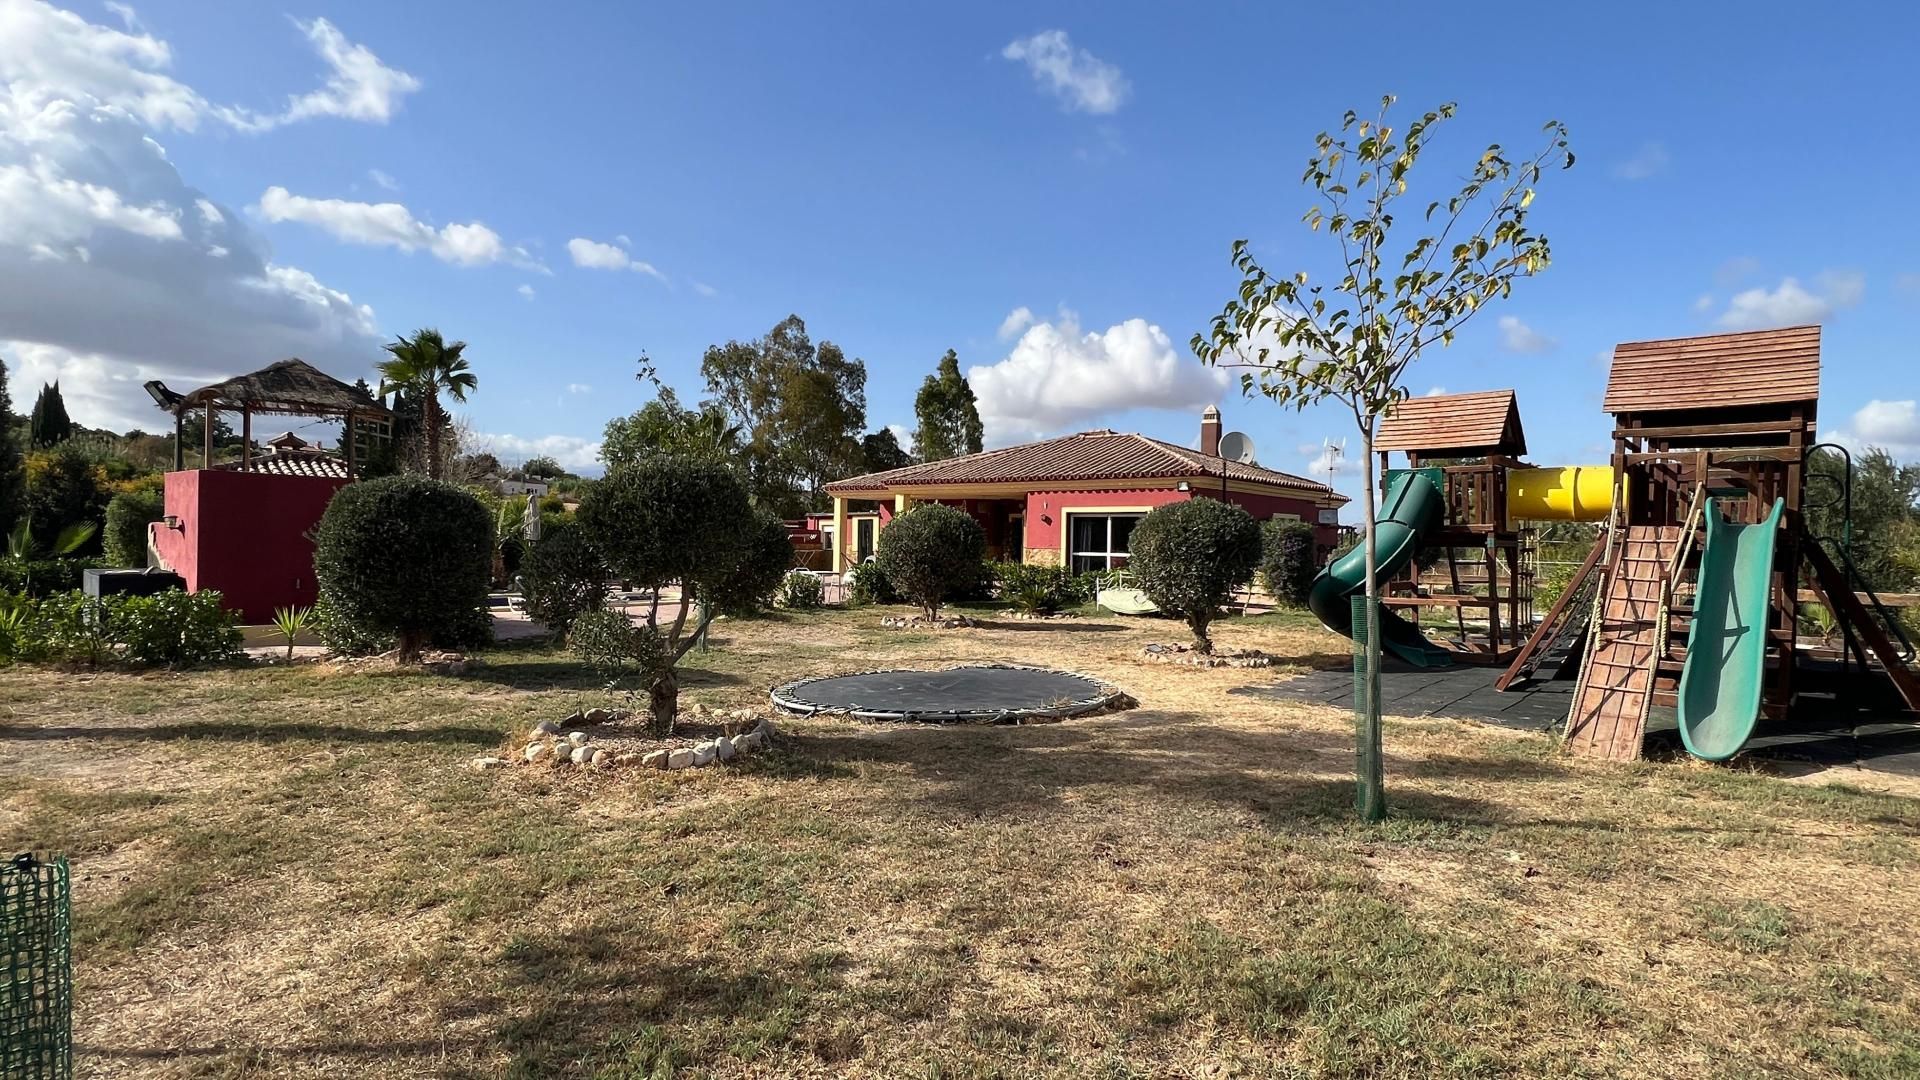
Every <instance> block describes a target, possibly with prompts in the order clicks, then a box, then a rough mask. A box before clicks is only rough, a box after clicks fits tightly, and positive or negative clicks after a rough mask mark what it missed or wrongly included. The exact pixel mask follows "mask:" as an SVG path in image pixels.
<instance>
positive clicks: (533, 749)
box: [527, 742, 547, 763]
mask: <svg viewBox="0 0 1920 1080" xmlns="http://www.w3.org/2000/svg"><path fill="white" fill-rule="evenodd" d="M546 756H547V744H546V743H543V742H537V743H528V744H527V761H528V762H530V763H531V762H535V761H539V760H540V759H541V758H544V757H546Z"/></svg>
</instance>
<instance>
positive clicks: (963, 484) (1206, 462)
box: [821, 406, 1347, 572]
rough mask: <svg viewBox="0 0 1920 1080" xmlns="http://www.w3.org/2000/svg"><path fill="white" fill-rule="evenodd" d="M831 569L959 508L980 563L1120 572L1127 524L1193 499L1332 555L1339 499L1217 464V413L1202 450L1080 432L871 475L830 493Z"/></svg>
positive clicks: (1319, 488)
mask: <svg viewBox="0 0 1920 1080" xmlns="http://www.w3.org/2000/svg"><path fill="white" fill-rule="evenodd" d="M827 493H828V494H829V495H832V496H833V517H832V519H831V520H830V521H825V520H823V521H822V522H821V524H822V525H824V526H825V527H826V532H827V535H828V537H829V538H831V539H832V541H833V543H832V545H831V546H832V549H833V551H832V558H831V560H830V565H831V568H832V569H834V570H845V569H846V568H847V567H848V566H850V565H852V564H854V563H857V562H861V561H864V560H865V558H866V557H867V556H868V555H871V554H872V552H873V548H874V545H875V543H876V542H877V541H878V537H879V534H880V530H882V529H883V528H885V527H886V524H887V522H888V521H890V520H892V518H893V515H894V514H897V513H900V512H902V511H904V510H906V509H907V508H908V507H910V506H912V505H914V504H916V503H928V502H933V503H943V504H946V505H948V506H955V507H958V508H960V509H962V510H965V511H966V512H967V513H968V514H969V515H971V516H972V517H973V518H974V520H976V521H978V522H979V523H980V526H981V528H982V529H984V530H985V531H986V534H987V550H988V556H989V557H990V558H993V559H1004V560H1018V561H1022V562H1029V563H1040V564H1045V565H1051V566H1068V567H1071V568H1072V569H1073V570H1075V571H1076V572H1082V571H1088V570H1107V569H1113V568H1117V567H1121V566H1125V565H1126V562H1127V540H1128V537H1130V536H1131V535H1132V533H1133V526H1134V525H1135V524H1136V523H1138V522H1139V520H1140V519H1141V518H1142V517H1145V516H1146V514H1147V512H1148V511H1150V510H1152V509H1153V508H1154V507H1156V506H1162V505H1165V504H1166V503H1170V502H1179V501H1181V500H1183V499H1191V498H1193V497H1195V496H1196V495H1198V496H1206V497H1209V498H1215V499H1220V500H1222V501H1225V502H1229V503H1233V504H1235V505H1237V506H1242V507H1245V508H1246V509H1247V511H1248V512H1250V513H1252V514H1253V516H1254V517H1256V518H1259V519H1261V520H1263V521H1264V520H1267V519H1271V518H1286V519H1292V520H1297V521H1304V522H1307V523H1308V524H1310V525H1312V526H1314V529H1315V533H1316V536H1317V538H1318V539H1319V541H1320V543H1321V544H1322V545H1324V546H1327V547H1331V546H1332V545H1333V544H1334V541H1335V538H1336V535H1337V533H1338V531H1339V530H1338V524H1337V523H1338V515H1339V508H1340V507H1341V505H1342V504H1344V503H1346V502H1347V497H1346V496H1344V495H1341V494H1339V493H1338V492H1336V491H1334V490H1333V489H1332V488H1330V487H1328V486H1327V485H1325V484H1322V483H1320V482H1318V481H1316V480H1309V479H1307V478H1305V477H1300V476H1294V475H1292V474H1290V473H1283V472H1279V471H1277V470H1274V469H1266V468H1262V467H1260V466H1258V465H1249V464H1245V463H1242V462H1239V461H1232V460H1228V459H1227V458H1224V457H1221V456H1220V410H1219V409H1216V408H1213V407H1212V406H1209V407H1208V408H1207V411H1206V413H1205V414H1204V415H1203V416H1202V417H1201V421H1200V449H1198V450H1194V449H1191V448H1189V447H1184V446H1176V445H1174V444H1173V443H1169V442H1163V441H1161V440H1159V439H1154V438H1149V437H1148V436H1145V435H1137V434H1130V433H1124V432H1116V431H1104V430H1103V431H1083V432H1081V433H1079V434H1077V435H1067V436H1063V437H1061V438H1057V439H1045V440H1042V441H1040V442H1031V443H1022V444H1020V445H1018V446H1009V447H1006V448H1004V449H1000V450H989V451H986V452H985V453H980V454H968V455H966V456H965V457H957V458H948V459H947V460H945V461H931V462H926V463H924V464H920V465H909V466H907V467H906V468H903V469H891V470H888V471H886V472H877V473H868V474H866V475H864V476H855V477H850V478H848V479H846V480H840V481H837V482H835V483H832V484H828V485H827Z"/></svg>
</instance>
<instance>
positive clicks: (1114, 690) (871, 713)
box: [767, 663, 1133, 724]
mask: <svg viewBox="0 0 1920 1080" xmlns="http://www.w3.org/2000/svg"><path fill="white" fill-rule="evenodd" d="M962 669H995V670H1007V671H1040V672H1045V673H1047V674H1049V675H1066V676H1070V677H1072V678H1075V679H1084V680H1086V681H1087V682H1089V683H1092V684H1093V686H1094V693H1093V694H1092V695H1091V696H1089V697H1080V698H1073V699H1071V700H1069V701H1066V702H1063V703H1061V704H1058V705H1049V706H1041V707H1036V708H1032V709H962V710H953V709H929V710H903V709H867V708H862V707H861V706H860V705H858V704H854V705H829V704H826V703H823V702H817V701H808V700H807V699H806V698H805V697H803V696H802V695H801V694H800V692H799V691H800V689H801V688H802V687H804V686H806V685H808V684H811V683H817V682H825V681H826V680H828V679H844V678H852V677H855V676H860V675H893V674H898V673H905V672H914V673H924V672H930V671H959V670H962ZM767 696H768V697H769V698H770V699H772V701H773V705H774V707H775V708H777V709H779V710H780V711H782V712H784V713H788V714H790V715H794V716H847V717H852V718H853V719H855V720H874V721H907V722H910V723H946V724H1008V723H1018V722H1019V721H1022V720H1028V719H1033V720H1064V719H1066V718H1068V717H1071V716H1085V715H1086V714H1088V713H1091V712H1099V711H1101V710H1103V709H1109V708H1113V707H1116V706H1118V705H1120V704H1121V703H1122V702H1131V701H1132V700H1133V699H1132V697H1131V696H1130V695H1129V694H1128V693H1127V692H1126V691H1125V690H1122V689H1120V688H1119V687H1118V686H1115V685H1113V684H1112V683H1110V682H1108V681H1106V680H1105V679H1098V678H1095V677H1093V676H1092V675H1088V674H1086V673H1085V672H1081V671H1068V670H1066V669H1064V668H1051V667H1041V666H1039V665H1037V664H982V663H964V664H948V665H947V666H946V667H932V668H924V667H918V668H916V667H889V668H868V669H867V670H865V671H837V672H834V673H833V674H831V675H809V676H807V677H805V678H801V679H793V680H791V681H789V682H785V683H781V684H780V685H779V686H776V687H774V688H773V690H772V691H771V692H769V693H768V695H767Z"/></svg>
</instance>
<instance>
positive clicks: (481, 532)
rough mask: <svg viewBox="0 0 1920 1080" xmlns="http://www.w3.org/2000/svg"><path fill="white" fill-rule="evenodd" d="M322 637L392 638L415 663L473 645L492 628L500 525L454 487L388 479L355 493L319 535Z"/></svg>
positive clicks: (353, 487)
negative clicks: (481, 631) (457, 645)
mask: <svg viewBox="0 0 1920 1080" xmlns="http://www.w3.org/2000/svg"><path fill="white" fill-rule="evenodd" d="M313 569H314V576H315V578H316V579H317V581H318V583H319V586H320V602H319V610H320V611H321V612H322V615H323V618H322V619H321V628H322V632H323V633H324V634H325V635H326V637H327V639H328V641H329V642H330V643H333V644H336V645H338V644H341V643H349V642H350V643H354V644H367V645H371V644H377V643H379V642H381V641H384V640H388V639H391V640H393V641H394V642H395V643H396V644H397V645H398V647H399V659H400V660H401V661H402V662H404V663H412V662H413V661H415V660H417V659H419V656H420V650H421V648H422V647H424V646H425V645H426V644H427V643H428V642H430V641H436V640H438V641H442V642H448V641H455V640H459V641H471V640H472V639H473V638H474V637H475V636H476V627H477V626H480V625H483V624H484V623H485V622H486V620H487V614H486V611H487V589H488V581H489V579H490V578H491V576H492V572H493V518H492V515H490V514H488V513H487V508H486V507H485V506H482V505H481V504H480V500H479V499H476V498H474V497H473V496H472V495H470V494H468V493H467V492H465V491H462V490H461V489H459V488H457V487H454V486H453V485H452V484H448V483H443V482H441V481H439V480H428V479H426V478H424V477H419V476H388V477H383V478H381V479H378V480H363V481H360V482H359V483H356V484H348V485H347V486H346V487H343V488H341V489H340V491H339V493H338V494H336V495H334V497H333V501H332V502H330V503H328V504H327V509H326V512H325V513H323V514H321V515H320V524H319V526H318V527H317V528H316V529H315V531H314V546H313Z"/></svg>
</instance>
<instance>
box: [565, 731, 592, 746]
mask: <svg viewBox="0 0 1920 1080" xmlns="http://www.w3.org/2000/svg"><path fill="white" fill-rule="evenodd" d="M567 741H568V742H570V743H572V744H573V745H575V746H585V745H587V733H586V732H584V731H570V732H568V733H567Z"/></svg>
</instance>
